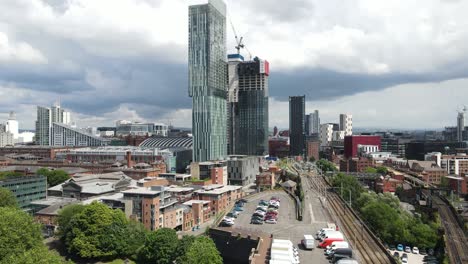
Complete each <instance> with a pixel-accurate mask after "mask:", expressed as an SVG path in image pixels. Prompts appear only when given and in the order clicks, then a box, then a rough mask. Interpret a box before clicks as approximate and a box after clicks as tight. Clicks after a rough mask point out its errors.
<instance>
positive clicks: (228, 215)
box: [226, 213, 237, 218]
mask: <svg viewBox="0 0 468 264" xmlns="http://www.w3.org/2000/svg"><path fill="white" fill-rule="evenodd" d="M226 216H227V217H231V218H237V214H233V213H227V215H226Z"/></svg>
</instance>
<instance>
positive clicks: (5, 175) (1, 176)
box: [0, 171, 23, 180]
mask: <svg viewBox="0 0 468 264" xmlns="http://www.w3.org/2000/svg"><path fill="white" fill-rule="evenodd" d="M21 176H23V174H22V173H19V172H14V171H5V172H0V180H3V179H8V178H15V177H21Z"/></svg>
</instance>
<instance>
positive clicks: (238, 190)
mask: <svg viewBox="0 0 468 264" xmlns="http://www.w3.org/2000/svg"><path fill="white" fill-rule="evenodd" d="M195 195H196V196H198V199H199V200H204V201H210V202H211V206H212V207H213V209H214V212H221V211H224V210H226V209H228V207H229V206H231V205H232V204H234V202H235V201H236V200H237V199H240V198H242V186H234V185H225V186H222V185H216V184H212V185H208V186H203V188H202V189H201V190H198V191H195Z"/></svg>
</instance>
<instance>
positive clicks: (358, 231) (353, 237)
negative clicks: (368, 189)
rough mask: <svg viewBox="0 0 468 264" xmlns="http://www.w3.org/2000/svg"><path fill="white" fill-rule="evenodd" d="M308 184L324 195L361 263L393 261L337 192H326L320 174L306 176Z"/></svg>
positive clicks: (377, 263)
mask: <svg viewBox="0 0 468 264" xmlns="http://www.w3.org/2000/svg"><path fill="white" fill-rule="evenodd" d="M307 178H308V180H309V183H310V186H311V187H312V189H313V190H315V191H316V192H317V193H318V194H319V195H321V196H322V197H326V199H325V201H326V202H325V203H326V204H327V205H329V206H328V208H329V210H330V211H332V212H333V213H334V215H335V217H336V218H338V219H339V220H340V226H339V227H340V228H341V230H342V231H343V232H344V234H345V235H346V236H347V237H348V239H349V240H350V241H349V242H351V243H352V245H353V246H354V248H355V249H356V251H357V252H358V255H359V257H360V260H361V263H369V264H371V263H372V264H387V263H394V260H393V258H392V257H391V256H389V255H388V253H387V252H386V251H385V250H384V249H382V248H381V247H379V246H378V244H377V243H376V242H375V240H374V239H373V238H372V236H371V234H370V233H369V232H368V231H367V229H365V228H364V227H363V225H362V224H361V222H360V221H359V220H358V218H356V217H355V216H354V215H353V214H352V212H351V210H350V209H349V208H348V207H346V206H345V205H344V204H343V201H342V200H341V199H340V197H339V196H338V194H336V193H334V192H328V191H327V190H328V188H329V186H328V184H327V183H326V182H325V180H324V179H323V178H322V177H320V176H315V177H307ZM332 212H330V213H332Z"/></svg>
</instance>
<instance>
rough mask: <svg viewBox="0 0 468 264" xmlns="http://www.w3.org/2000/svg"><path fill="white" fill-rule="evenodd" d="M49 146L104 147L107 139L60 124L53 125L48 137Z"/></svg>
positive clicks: (107, 141)
mask: <svg viewBox="0 0 468 264" xmlns="http://www.w3.org/2000/svg"><path fill="white" fill-rule="evenodd" d="M50 139H51V141H50V145H51V146H69V147H75V146H105V145H108V144H109V143H110V140H109V139H105V138H101V137H97V136H95V135H91V134H87V133H85V132H84V131H83V130H80V129H77V128H73V127H71V126H69V125H65V124H62V123H53V124H52V129H51V137H50Z"/></svg>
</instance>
